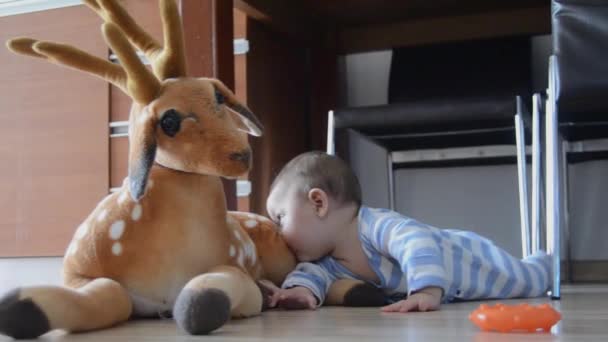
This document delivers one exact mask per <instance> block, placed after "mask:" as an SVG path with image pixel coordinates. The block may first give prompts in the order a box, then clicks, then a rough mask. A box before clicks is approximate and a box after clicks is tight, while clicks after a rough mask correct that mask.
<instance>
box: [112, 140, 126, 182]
mask: <svg viewBox="0 0 608 342" xmlns="http://www.w3.org/2000/svg"><path fill="white" fill-rule="evenodd" d="M128 175H129V138H128V137H117V138H111V139H110V187H111V188H119V187H121V186H122V182H123V180H124V179H125V177H127V176H128Z"/></svg>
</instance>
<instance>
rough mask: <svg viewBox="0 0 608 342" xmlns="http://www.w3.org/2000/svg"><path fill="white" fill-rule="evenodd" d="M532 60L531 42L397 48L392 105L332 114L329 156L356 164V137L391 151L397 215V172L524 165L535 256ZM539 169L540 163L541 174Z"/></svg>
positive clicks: (524, 210) (522, 191) (526, 245)
mask: <svg viewBox="0 0 608 342" xmlns="http://www.w3.org/2000/svg"><path fill="white" fill-rule="evenodd" d="M530 54H531V42H530V38H529V37H511V38H502V39H494V40H479V41H470V42H457V43H447V44H440V45H429V46H422V47H414V48H398V49H395V50H394V52H393V60H392V65H391V76H390V87H389V104H388V105H383V106H374V107H360V108H343V109H338V110H334V111H332V112H330V114H329V127H328V144H327V148H328V153H336V154H338V155H340V156H342V157H344V158H345V159H347V160H348V159H349V156H348V153H349V151H348V148H347V146H346V145H348V141H346V139H347V133H348V132H352V131H355V132H357V133H358V134H361V135H363V136H365V137H366V138H368V139H371V140H373V141H374V142H375V143H377V144H378V145H379V146H382V147H383V148H384V149H386V151H387V152H386V155H387V161H386V163H387V165H388V193H389V205H390V207H391V209H394V207H395V196H394V181H393V170H394V169H395V168H398V167H404V166H410V167H411V166H421V165H424V166H427V165H429V164H432V165H433V166H435V165H438V166H443V165H454V164H456V165H468V164H474V165H479V164H484V163H504V162H509V163H512V162H514V161H515V160H516V161H517V164H518V183H519V189H518V191H519V202H520V203H519V204H520V221H521V229H522V253H523V255H529V254H530V252H531V250H530V241H529V239H530V233H529V232H530V227H529V214H528V211H529V209H528V196H527V184H526V183H527V180H526V179H527V178H526V144H525V140H526V136H528V137H529V136H531V135H532V134H531V128H532V121H533V120H532V117H531V114H530V113H529V112H528V110H527V109H526V108H525V106H524V103H526V102H527V101H529V97H527V96H529V95H530V94H531V92H532V91H531V88H532V86H531V84H532V81H531V66H530ZM526 127H527V128H528V129H527V130H526V129H525V128H526ZM535 127H536V128H537V129H538V124H537V125H536V126H535ZM535 137H536V138H537V140H538V135H535ZM537 145H538V144H537ZM537 147H538V146H537ZM537 155H538V154H537ZM539 166H540V163H538V162H537V163H533V170H535V171H533V174H536V175H538V174H539V171H538V167H539ZM538 193H539V191H538V189H537V190H536V192H535V193H534V195H535V199H534V201H535V203H536V202H537V200H536V198H537V197H536V196H537V195H538ZM534 208H537V206H536V205H535V206H533V209H534ZM535 213H536V214H538V212H535Z"/></svg>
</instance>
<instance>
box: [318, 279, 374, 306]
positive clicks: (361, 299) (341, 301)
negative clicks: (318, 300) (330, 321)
mask: <svg viewBox="0 0 608 342" xmlns="http://www.w3.org/2000/svg"><path fill="white" fill-rule="evenodd" d="M323 304H324V305H338V306H356V307H363V306H365V307H369V306H383V305H385V304H386V299H385V295H384V293H383V292H382V290H381V289H379V288H377V287H375V286H373V285H371V284H368V283H365V282H363V281H361V280H354V279H338V280H336V281H335V282H333V283H332V285H331V287H330V288H329V292H328V293H327V297H326V298H325V302H324V303H323Z"/></svg>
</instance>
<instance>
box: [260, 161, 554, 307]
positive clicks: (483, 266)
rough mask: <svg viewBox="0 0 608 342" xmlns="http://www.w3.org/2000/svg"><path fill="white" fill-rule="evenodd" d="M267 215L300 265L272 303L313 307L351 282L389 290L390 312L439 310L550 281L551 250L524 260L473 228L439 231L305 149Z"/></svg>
mask: <svg viewBox="0 0 608 342" xmlns="http://www.w3.org/2000/svg"><path fill="white" fill-rule="evenodd" d="M266 206H267V210H268V214H269V215H270V217H271V218H272V220H273V221H275V222H276V224H277V225H278V226H279V227H280V229H281V234H282V236H283V238H284V239H285V241H286V242H287V244H288V245H289V247H290V248H291V249H292V251H293V252H294V253H295V255H296V256H297V258H298V260H299V261H300V264H299V265H298V266H297V268H296V270H295V271H293V272H292V273H291V274H289V275H288V277H287V279H286V280H285V282H284V283H283V285H282V289H278V288H277V289H275V290H274V292H273V293H272V294H271V297H270V305H271V306H277V305H278V306H283V307H293V305H292V304H290V305H282V303H294V302H295V303H299V304H300V305H297V306H298V307H299V308H310V309H314V308H316V307H318V306H320V305H322V304H323V302H324V300H325V296H326V294H327V292H328V290H329V287H330V286H331V284H332V283H333V282H334V281H336V280H338V279H344V278H346V279H355V280H361V281H364V282H366V283H367V284H371V285H373V286H375V287H377V288H378V289H380V290H382V292H383V293H384V294H385V301H386V304H387V305H386V306H384V307H383V311H386V312H408V311H429V310H437V309H439V306H440V304H441V303H448V302H453V301H458V300H471V299H489V298H514V297H534V296H540V295H543V294H544V293H546V291H547V290H548V288H549V286H550V280H551V279H552V278H551V266H550V265H551V264H550V257H549V256H548V255H546V254H544V253H542V252H538V253H536V254H534V255H532V256H529V257H527V258H524V259H523V260H519V259H516V258H514V257H513V256H511V255H509V254H508V253H506V252H505V251H503V250H502V249H500V248H499V247H497V246H496V245H494V244H493V243H492V242H491V241H490V240H488V239H486V238H483V237H481V236H479V235H477V234H475V233H473V232H467V231H461V230H452V229H450V230H448V229H438V228H435V227H431V226H429V225H426V224H424V223H421V222H418V221H416V220H414V219H411V218H408V217H406V216H403V215H401V214H399V213H396V212H394V211H390V210H386V209H373V208H368V207H365V206H362V205H361V189H360V186H359V182H358V180H357V177H356V176H355V174H354V173H353V172H352V170H351V169H350V168H349V167H348V165H347V164H346V163H345V162H344V161H342V160H341V159H339V158H337V157H335V156H330V155H327V154H325V153H322V152H309V153H304V154H302V155H300V156H298V157H296V158H295V159H293V160H292V161H290V162H289V163H288V164H287V165H286V166H285V167H284V168H283V170H281V172H280V173H279V175H278V176H277V177H276V179H275V180H274V183H273V184H272V187H271V192H270V196H269V197H268V201H267V203H266Z"/></svg>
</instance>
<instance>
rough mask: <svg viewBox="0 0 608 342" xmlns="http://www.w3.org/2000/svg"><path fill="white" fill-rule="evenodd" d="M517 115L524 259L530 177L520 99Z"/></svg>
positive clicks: (520, 213) (527, 232) (524, 254)
mask: <svg viewBox="0 0 608 342" xmlns="http://www.w3.org/2000/svg"><path fill="white" fill-rule="evenodd" d="M517 101H518V106H517V107H518V112H517V114H516V115H515V141H516V144H517V176H518V185H519V216H520V226H521V251H522V255H523V257H527V256H528V255H530V254H531V253H530V219H529V214H528V213H529V212H528V179H527V178H528V177H527V174H526V140H525V139H526V138H525V132H524V121H523V118H522V114H521V106H520V99H519V98H518V99H517Z"/></svg>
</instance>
